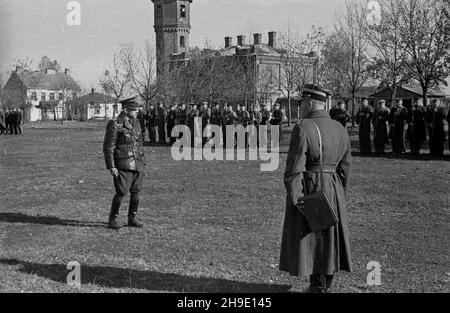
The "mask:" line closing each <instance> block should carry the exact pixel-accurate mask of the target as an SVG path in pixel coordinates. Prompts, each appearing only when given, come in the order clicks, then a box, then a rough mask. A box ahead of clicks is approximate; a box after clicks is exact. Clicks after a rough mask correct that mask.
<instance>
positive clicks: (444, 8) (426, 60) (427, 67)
mask: <svg viewBox="0 0 450 313" xmlns="http://www.w3.org/2000/svg"><path fill="white" fill-rule="evenodd" d="M399 6H400V13H401V17H402V18H401V22H402V25H401V30H402V35H403V39H404V41H405V45H406V51H407V53H408V55H409V57H410V60H411V61H410V62H408V63H407V65H408V66H409V68H410V70H411V71H412V73H413V77H414V78H415V79H417V80H418V81H419V83H420V85H421V87H422V93H423V101H424V104H425V105H426V104H427V102H428V101H427V100H428V95H427V93H428V89H429V88H430V87H431V86H432V85H439V84H445V85H446V84H447V83H446V81H445V79H446V78H447V77H448V76H449V71H448V70H449V65H448V62H447V60H448V58H449V57H450V22H449V18H450V10H449V5H448V1H447V5H445V3H444V1H442V0H433V1H423V0H402V1H401V2H399Z"/></svg>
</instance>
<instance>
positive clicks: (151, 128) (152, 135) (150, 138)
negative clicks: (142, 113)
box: [148, 125, 156, 142]
mask: <svg viewBox="0 0 450 313" xmlns="http://www.w3.org/2000/svg"><path fill="white" fill-rule="evenodd" d="M148 141H150V142H156V132H155V126H154V125H148Z"/></svg>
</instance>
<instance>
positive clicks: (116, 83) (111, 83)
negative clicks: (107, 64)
mask: <svg viewBox="0 0 450 313" xmlns="http://www.w3.org/2000/svg"><path fill="white" fill-rule="evenodd" d="M129 49H130V48H129V46H126V45H122V46H121V48H120V49H119V51H117V52H115V53H114V55H113V62H112V65H111V71H109V70H105V74H104V77H103V78H102V79H101V80H100V86H101V87H102V88H103V90H104V91H105V93H106V94H108V95H111V96H113V97H114V99H115V100H114V112H113V117H115V115H116V113H117V111H116V110H117V103H118V102H119V99H120V98H122V97H123V96H124V95H125V93H126V91H127V88H128V86H129V84H130V82H131V81H132V75H131V73H130V71H129V68H128V63H127V59H126V55H127V53H128V51H129Z"/></svg>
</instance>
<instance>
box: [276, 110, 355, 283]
mask: <svg viewBox="0 0 450 313" xmlns="http://www.w3.org/2000/svg"><path fill="white" fill-rule="evenodd" d="M311 120H313V121H314V122H315V123H316V124H317V126H318V127H319V129H320V132H321V134H322V144H323V164H324V166H323V168H324V170H325V172H324V189H325V190H324V191H325V193H326V195H327V197H328V199H329V200H330V202H331V204H332V206H333V207H334V208H335V209H336V210H337V213H338V217H339V223H338V224H337V225H336V226H332V227H330V228H329V229H327V230H325V231H323V232H319V233H313V232H311V229H310V227H309V225H308V223H307V221H306V219H305V218H304V216H303V215H302V214H301V213H300V212H299V211H298V209H297V208H296V207H295V203H296V202H297V199H298V198H299V197H303V196H304V195H308V194H311V193H313V192H315V191H317V190H318V189H319V188H320V180H319V178H320V173H319V168H320V167H319V166H318V164H319V156H320V154H319V135H318V133H317V130H316V128H315V126H314V124H313V123H312V122H311ZM350 166H351V148H350V140H349V137H348V134H347V131H346V130H345V129H344V127H343V126H342V125H341V124H340V123H339V122H337V121H334V120H332V119H331V118H330V116H329V115H328V113H327V112H326V111H322V110H321V111H315V112H312V113H311V114H310V115H309V116H307V117H306V118H305V119H304V120H302V121H300V122H299V123H298V124H297V125H296V126H295V128H294V130H293V132H292V137H291V143H290V147H289V153H288V158H287V163H286V170H285V174H284V184H285V187H286V191H287V197H286V215H285V221H284V227H283V236H282V244H281V253H280V270H282V271H286V272H288V273H290V274H291V275H294V276H306V275H311V274H326V275H332V274H334V273H335V272H337V271H339V270H346V271H351V255H350V238H349V237H350V236H349V230H348V223H347V205H346V196H345V190H346V187H347V186H348V181H349V175H350Z"/></svg>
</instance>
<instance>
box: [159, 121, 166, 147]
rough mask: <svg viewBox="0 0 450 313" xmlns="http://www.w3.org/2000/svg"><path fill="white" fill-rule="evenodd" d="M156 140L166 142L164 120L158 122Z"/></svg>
mask: <svg viewBox="0 0 450 313" xmlns="http://www.w3.org/2000/svg"><path fill="white" fill-rule="evenodd" d="M157 125H158V142H159V143H166V127H165V125H164V122H158V124H157Z"/></svg>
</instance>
